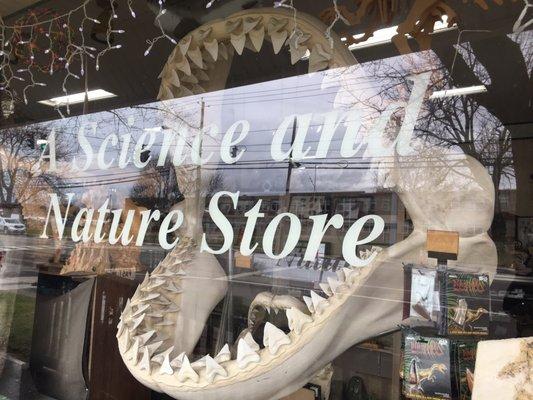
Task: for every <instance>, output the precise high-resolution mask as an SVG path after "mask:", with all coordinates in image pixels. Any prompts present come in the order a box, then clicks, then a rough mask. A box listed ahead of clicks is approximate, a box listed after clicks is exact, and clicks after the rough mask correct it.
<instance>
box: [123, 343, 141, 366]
mask: <svg viewBox="0 0 533 400" xmlns="http://www.w3.org/2000/svg"><path fill="white" fill-rule="evenodd" d="M139 346H140V340H139V339H134V340H133V346H131V347H130V349H129V350H128V351H127V352H126V353H124V357H126V359H127V360H130V361H133V365H137V356H138V355H139Z"/></svg>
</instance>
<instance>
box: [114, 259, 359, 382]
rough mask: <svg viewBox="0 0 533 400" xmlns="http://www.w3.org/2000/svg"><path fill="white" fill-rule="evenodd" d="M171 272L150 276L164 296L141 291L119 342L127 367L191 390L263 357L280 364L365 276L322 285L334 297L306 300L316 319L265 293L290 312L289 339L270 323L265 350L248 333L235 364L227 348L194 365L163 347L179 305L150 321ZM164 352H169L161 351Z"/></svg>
mask: <svg viewBox="0 0 533 400" xmlns="http://www.w3.org/2000/svg"><path fill="white" fill-rule="evenodd" d="M169 268H170V266H166V267H165V266H163V267H158V268H156V271H154V274H152V276H151V277H150V276H147V277H146V278H145V280H144V281H143V283H142V284H141V285H140V287H141V286H142V288H144V287H149V286H152V287H154V289H155V290H158V291H159V292H154V293H157V294H158V295H153V293H150V292H146V291H143V290H140V289H138V290H137V292H136V295H135V296H134V297H133V298H132V299H133V300H135V302H136V304H137V305H132V304H134V301H133V300H132V302H131V303H130V302H129V301H128V303H127V306H126V309H125V310H124V312H123V314H122V316H121V321H120V323H119V326H118V333H117V337H119V344H120V348H121V352H122V354H123V355H124V359H125V361H126V362H127V363H129V364H130V365H133V366H136V368H138V369H139V370H141V371H147V372H148V373H149V374H150V375H155V379H156V380H157V376H158V375H159V376H161V375H170V376H172V377H174V378H175V379H176V381H177V382H178V383H179V384H187V385H188V384H191V383H194V384H198V383H202V382H207V383H209V384H211V383H214V382H216V381H219V380H224V379H228V378H230V377H231V376H235V373H236V372H237V371H242V370H245V369H248V368H252V367H253V366H254V365H256V364H258V363H260V362H261V359H262V357H267V359H270V360H271V359H272V358H271V357H273V358H274V359H275V358H277V357H279V353H280V352H283V351H290V349H291V348H293V347H292V345H293V344H296V343H295V342H298V341H299V340H300V339H301V338H302V337H303V336H302V334H303V333H304V332H305V330H306V329H309V328H310V327H313V326H314V325H316V324H317V323H320V322H321V321H322V320H324V319H325V318H328V315H329V314H330V312H329V311H328V312H326V311H327V310H328V308H330V307H331V310H333V309H334V307H337V306H339V305H340V304H342V300H343V299H344V297H345V295H346V294H347V293H348V292H349V290H350V289H351V288H353V287H355V285H356V284H357V283H358V282H359V280H360V277H361V276H362V275H361V270H360V269H351V268H342V269H340V270H337V271H336V275H337V277H336V279H335V278H331V277H330V278H329V279H327V283H326V284H323V285H321V287H322V289H323V291H324V292H325V293H326V294H327V296H328V297H327V298H324V297H322V296H320V295H319V294H317V293H316V292H315V291H311V292H310V297H307V296H304V301H305V304H306V305H307V308H308V310H309V312H310V314H307V313H306V311H307V310H305V309H302V307H301V306H300V304H299V303H298V302H295V301H294V300H292V299H285V298H283V297H280V298H279V299H276V298H275V297H276V296H270V295H265V294H263V295H262V296H259V297H258V298H257V301H259V302H268V301H273V302H274V303H275V302H276V301H278V302H281V303H283V304H284V305H286V307H287V308H286V309H285V312H286V316H287V321H288V326H289V329H290V331H291V333H290V334H286V333H285V332H284V331H282V330H281V329H279V328H278V327H276V326H275V325H273V324H271V323H270V322H267V323H266V324H265V327H264V332H263V345H264V349H261V346H260V345H259V344H258V343H256V342H255V340H254V338H253V337H252V335H251V333H250V332H247V333H246V334H245V335H244V336H243V337H242V338H241V339H239V341H238V343H237V352H236V353H237V354H236V359H235V360H234V361H232V360H231V352H230V349H229V346H228V345H227V344H226V345H225V346H224V347H223V348H222V349H221V350H220V352H219V353H218V354H217V355H216V356H214V357H213V356H211V355H206V356H204V357H202V358H200V359H198V360H196V361H194V362H190V361H189V359H188V357H187V356H186V354H185V353H181V354H179V355H178V356H177V357H175V358H172V353H173V351H174V346H170V345H166V346H163V344H164V343H165V341H166V340H167V339H169V337H168V336H165V335H164V334H162V333H161V332H159V329H160V326H165V325H166V324H167V323H168V324H173V323H174V322H173V319H172V316H171V318H168V314H167V312H166V310H167V309H170V308H172V310H174V311H177V310H179V308H178V307H177V306H176V305H175V304H170V305H164V306H161V305H159V306H158V308H163V310H165V311H163V312H162V313H161V314H164V315H158V317H159V316H160V317H161V320H162V321H161V322H155V323H154V321H153V319H154V318H155V317H154V316H152V317H150V313H152V314H154V311H150V307H146V306H147V305H148V306H151V305H152V304H153V303H154V302H157V301H160V300H161V296H162V294H161V293H160V291H161V290H162V288H163V287H165V284H166V283H167V282H166V283H165V284H163V285H160V284H159V283H160V282H158V279H162V278H161V276H167V273H166V272H165V271H167V270H168V269H169ZM178 270H179V271H183V270H182V269H181V268H174V269H173V271H174V273H173V274H171V276H174V277H175V276H176V271H178ZM180 273H181V272H180ZM167 278H168V277H167ZM142 288H141V289H142ZM171 292H172V291H171ZM173 294H175V293H173ZM263 297H264V298H263ZM146 299H150V300H148V302H147V301H145V300H146ZM254 301H255V300H254ZM146 318H152V320H150V324H148V325H149V326H148V325H143V322H145V319H146ZM143 326H144V327H145V329H144V331H143V330H142V329H141V328H142V327H143ZM167 343H168V342H167ZM164 347H166V349H164V350H161V349H162V348H164ZM294 348H296V347H294ZM267 354H268V356H267ZM228 362H229V364H227V365H226V364H225V363H228ZM235 368H237V369H235Z"/></svg>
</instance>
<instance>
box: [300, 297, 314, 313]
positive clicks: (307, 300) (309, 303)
mask: <svg viewBox="0 0 533 400" xmlns="http://www.w3.org/2000/svg"><path fill="white" fill-rule="evenodd" d="M303 299H304V301H305V304H306V305H307V308H308V309H309V312H312V313H314V312H315V306H314V305H313V300H311V297H308V296H303Z"/></svg>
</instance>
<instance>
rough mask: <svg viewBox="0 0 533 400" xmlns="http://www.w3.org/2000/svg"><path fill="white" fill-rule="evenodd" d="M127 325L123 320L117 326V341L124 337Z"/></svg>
mask: <svg viewBox="0 0 533 400" xmlns="http://www.w3.org/2000/svg"><path fill="white" fill-rule="evenodd" d="M125 326H126V325H125V324H124V322H122V319H121V320H120V321H119V322H118V325H117V335H116V337H117V339H118V338H119V337H120V336H121V335H122V333H123V332H124V328H125Z"/></svg>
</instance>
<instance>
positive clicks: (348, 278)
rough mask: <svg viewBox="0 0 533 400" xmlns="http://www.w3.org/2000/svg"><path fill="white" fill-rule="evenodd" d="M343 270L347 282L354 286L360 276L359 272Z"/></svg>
mask: <svg viewBox="0 0 533 400" xmlns="http://www.w3.org/2000/svg"><path fill="white" fill-rule="evenodd" d="M342 270H343V271H344V276H345V277H346V280H345V281H346V282H347V283H349V284H350V285H353V283H354V282H355V279H356V278H357V276H358V275H359V271H357V270H355V269H351V268H346V267H342Z"/></svg>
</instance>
